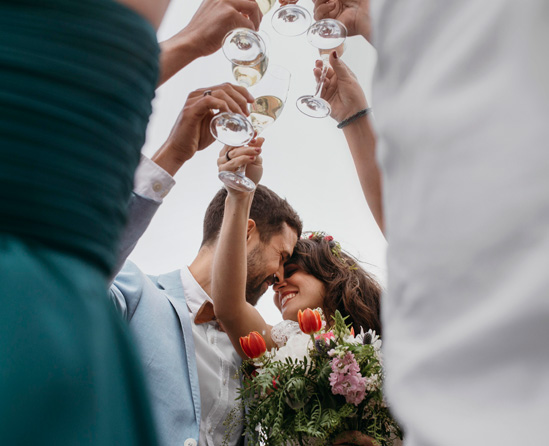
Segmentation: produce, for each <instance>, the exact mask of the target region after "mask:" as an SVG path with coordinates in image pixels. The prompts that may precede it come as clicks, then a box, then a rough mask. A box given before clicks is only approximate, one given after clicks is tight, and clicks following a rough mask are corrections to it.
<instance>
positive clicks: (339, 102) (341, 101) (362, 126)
mask: <svg viewBox="0 0 549 446" xmlns="http://www.w3.org/2000/svg"><path fill="white" fill-rule="evenodd" d="M330 65H331V66H332V68H330V69H329V70H328V73H327V75H326V81H325V82H324V86H323V89H322V92H321V96H322V97H323V98H324V99H326V100H327V101H328V102H329V103H330V105H331V106H332V114H331V116H332V118H334V119H335V120H336V121H337V122H341V121H343V120H344V119H346V118H348V117H349V116H352V115H353V114H355V113H356V112H358V111H360V110H363V109H365V108H367V107H368V102H367V101H366V96H365V95H364V92H363V91H362V88H361V87H360V84H359V83H358V81H357V79H356V77H355V76H354V74H353V73H352V72H351V70H350V69H349V68H348V67H347V65H345V63H343V61H341V59H339V58H336V57H334V54H331V55H330ZM321 67H322V62H321V61H317V63H316V68H315V75H316V76H317V78H318V77H319V76H320V71H321ZM343 133H344V135H345V139H346V140H347V144H348V145H349V149H350V151H351V155H352V157H353V161H354V164H355V168H356V171H357V174H358V178H359V180H360V185H361V187H362V192H363V193H364V197H365V198H366V202H367V203H368V206H369V207H370V211H371V212H372V215H373V217H374V219H375V221H376V222H377V224H378V226H379V228H380V229H381V232H384V230H385V225H384V218H383V207H382V198H381V196H382V195H381V192H382V184H381V175H380V171H379V168H378V165H377V161H376V155H375V153H376V137H375V134H374V131H373V129H372V125H371V123H370V120H369V119H368V117H367V116H363V117H361V118H358V119H356V120H355V121H354V122H352V123H351V124H349V125H347V126H346V127H343Z"/></svg>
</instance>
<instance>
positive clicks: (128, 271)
mask: <svg viewBox="0 0 549 446" xmlns="http://www.w3.org/2000/svg"><path fill="white" fill-rule="evenodd" d="M158 206H159V203H157V202H154V201H151V200H148V199H145V198H143V197H140V196H138V195H133V196H132V198H131V203H130V219H129V220H128V221H129V224H128V227H127V228H126V231H125V233H124V235H123V237H122V244H121V257H122V258H123V257H125V256H127V255H128V254H129V252H131V249H133V246H135V243H136V242H137V240H138V239H139V237H140V236H141V235H142V234H143V232H144V231H145V229H146V228H147V226H148V223H149V222H150V220H151V219H152V217H153V215H154V213H155V212H156V209H157V208H158ZM110 293H111V297H112V298H113V300H114V302H115V304H116V306H117V307H118V309H119V310H120V312H121V314H122V315H123V316H124V318H125V319H126V320H127V321H128V322H129V326H130V329H131V331H132V333H133V336H134V339H135V342H136V344H137V347H138V352H139V354H140V357H141V360H142V364H143V367H144V372H145V376H146V378H147V383H148V386H149V393H150V396H151V403H152V407H153V413H154V416H155V420H156V424H157V429H158V433H159V436H160V441H161V444H162V445H169V446H172V445H174V446H175V445H177V446H183V445H185V446H186V445H192V444H195V445H196V444H198V436H199V423H200V391H199V383H198V372H197V368H196V356H195V349H194V341H193V333H192V326H191V320H190V316H189V310H188V308H187V303H186V300H185V296H184V294H183V285H182V283H181V279H180V274H179V271H174V272H171V273H168V274H163V275H160V276H158V277H152V276H147V275H145V274H143V273H142V272H141V271H140V270H139V268H137V266H136V265H135V264H133V263H132V262H130V261H127V262H126V264H125V265H124V268H123V269H122V271H121V272H120V273H119V274H118V275H117V276H116V278H115V280H114V283H113V285H112V286H111V289H110ZM192 439H194V441H192Z"/></svg>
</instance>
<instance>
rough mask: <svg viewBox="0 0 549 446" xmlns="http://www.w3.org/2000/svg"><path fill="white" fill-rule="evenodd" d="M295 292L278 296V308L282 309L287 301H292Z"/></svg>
mask: <svg viewBox="0 0 549 446" xmlns="http://www.w3.org/2000/svg"><path fill="white" fill-rule="evenodd" d="M297 293H298V292H297V291H286V292H284V293H282V295H281V296H280V308H284V307H285V305H286V304H287V303H288V301H289V300H291V299H293V298H294V297H295V296H296V295H297Z"/></svg>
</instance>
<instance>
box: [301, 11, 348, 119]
mask: <svg viewBox="0 0 549 446" xmlns="http://www.w3.org/2000/svg"><path fill="white" fill-rule="evenodd" d="M346 37H347V28H345V25H343V23H341V22H339V21H338V20H334V19H323V20H319V21H318V22H316V23H314V24H313V25H312V26H311V27H310V28H309V31H308V32H307V39H308V40H309V43H310V44H311V45H313V46H314V47H316V48H318V49H319V51H320V57H321V59H322V73H321V75H320V80H319V82H318V85H317V88H316V92H315V94H314V95H305V96H301V97H300V98H298V99H297V102H296V105H297V108H298V109H299V111H301V112H302V113H304V114H306V115H307V116H311V117H312V118H325V117H326V116H328V115H329V114H330V112H331V107H330V104H328V102H327V101H325V100H324V99H322V98H321V97H320V94H321V92H322V86H323V85H324V81H325V80H326V73H327V72H328V68H329V67H330V63H329V58H330V53H331V52H332V51H334V50H336V51H337V52H338V55H340V54H342V53H343V48H344V42H345V38H346Z"/></svg>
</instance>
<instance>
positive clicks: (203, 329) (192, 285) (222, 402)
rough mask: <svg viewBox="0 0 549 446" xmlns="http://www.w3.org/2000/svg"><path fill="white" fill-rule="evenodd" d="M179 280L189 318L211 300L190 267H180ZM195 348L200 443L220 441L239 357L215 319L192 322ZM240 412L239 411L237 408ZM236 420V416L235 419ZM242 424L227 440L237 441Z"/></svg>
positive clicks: (231, 402)
mask: <svg viewBox="0 0 549 446" xmlns="http://www.w3.org/2000/svg"><path fill="white" fill-rule="evenodd" d="M181 283H182V284H183V291H184V293H185V297H186V300H187V307H188V308H189V313H190V316H191V320H192V321H194V319H195V317H196V314H197V313H198V310H199V309H200V307H201V306H202V304H203V303H204V302H206V301H209V302H211V301H212V300H211V299H210V297H209V296H208V295H207V294H206V292H205V291H204V290H203V289H202V287H201V286H200V285H199V284H198V282H197V281H196V280H195V278H194V277H193V275H192V274H191V272H190V271H189V268H187V267H184V268H182V269H181ZM192 330H193V338H194V345H195V351H196V368H197V371H198V382H199V384H200V409H201V416H200V418H201V419H200V438H199V442H198V444H199V446H219V445H221V444H223V439H224V438H225V436H226V433H227V432H228V431H227V429H228V428H227V426H224V425H223V422H224V421H225V420H226V419H227V417H228V416H229V414H230V412H231V410H232V409H233V407H235V406H237V405H238V404H237V402H236V397H237V396H238V392H237V390H238V388H239V386H240V380H239V379H237V378H236V376H237V372H238V368H239V367H240V364H241V360H240V357H239V356H238V355H237V353H236V351H235V349H234V347H233V345H232V344H231V341H230V339H229V337H228V336H227V334H226V333H224V332H222V331H220V330H219V328H218V325H217V324H216V323H215V322H207V323H203V324H200V325H196V324H194V323H193V324H192ZM238 413H239V414H240V416H242V413H241V412H238ZM236 420H237V421H238V418H237V419H236ZM241 433H242V428H241V426H240V427H239V428H237V429H235V430H234V431H233V432H232V435H230V436H229V438H230V441H229V444H231V445H234V444H237V443H238V440H239V438H240V435H241Z"/></svg>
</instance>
